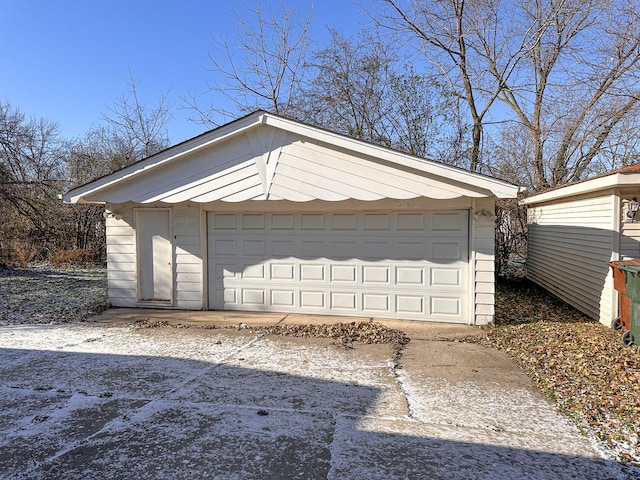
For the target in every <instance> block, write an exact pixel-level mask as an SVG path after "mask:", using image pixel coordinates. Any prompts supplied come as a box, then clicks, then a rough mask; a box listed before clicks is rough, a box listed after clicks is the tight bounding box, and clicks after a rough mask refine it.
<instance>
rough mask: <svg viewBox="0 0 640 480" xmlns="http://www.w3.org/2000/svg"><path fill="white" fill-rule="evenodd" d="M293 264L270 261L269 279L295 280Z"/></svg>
mask: <svg viewBox="0 0 640 480" xmlns="http://www.w3.org/2000/svg"><path fill="white" fill-rule="evenodd" d="M295 271H296V269H295V264H293V263H271V280H291V281H293V280H295Z"/></svg>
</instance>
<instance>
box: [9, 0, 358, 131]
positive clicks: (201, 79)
mask: <svg viewBox="0 0 640 480" xmlns="http://www.w3.org/2000/svg"><path fill="white" fill-rule="evenodd" d="M270 3H274V0H262V5H263V7H266V6H268V5H269V4H270ZM283 3H284V4H285V5H294V6H295V7H296V9H297V10H298V11H299V12H301V13H304V14H306V13H307V12H309V10H310V9H311V8H312V24H311V31H310V36H311V38H312V39H314V40H316V41H317V42H318V44H319V45H323V44H325V43H326V40H327V38H328V35H327V31H326V27H327V26H330V27H332V28H336V29H338V30H340V31H342V32H343V33H346V34H350V33H354V32H355V31H356V30H357V29H358V28H359V26H360V25H363V24H365V23H367V22H368V17H367V16H366V15H365V14H364V13H363V12H362V8H361V7H360V6H358V5H357V4H355V3H353V2H352V1H351V0H316V1H315V2H314V1H311V0H298V1H296V0H283ZM359 3H360V4H367V3H369V2H368V1H363V2H359ZM245 5H247V6H253V5H255V0H246V1H245V2H233V1H222V0H215V1H198V0H181V1H179V2H178V1H167V0H165V1H149V0H129V1H122V0H102V1H95V0H84V1H76V0H57V1H50V0H37V1H36V0H0V12H1V13H0V54H1V58H2V66H1V67H0V101H2V102H9V103H11V105H12V106H14V107H17V108H19V109H20V110H21V111H22V112H23V113H25V114H27V115H28V116H33V117H36V118H40V117H45V118H48V119H50V120H54V121H56V122H58V124H59V125H60V128H61V132H62V135H63V136H64V137H66V138H74V137H76V136H78V135H81V134H82V133H84V132H86V131H87V130H88V129H89V127H90V126H91V125H92V124H97V123H99V122H100V118H101V116H102V114H103V113H104V112H106V111H107V108H108V106H110V105H112V104H113V102H114V101H115V100H116V98H117V97H119V96H121V94H122V92H123V91H124V90H126V88H127V81H128V77H129V71H131V73H132V74H133V77H134V79H135V80H136V82H137V84H138V94H139V96H140V97H141V98H142V102H143V103H145V104H146V105H147V106H149V107H153V106H155V105H157V102H158V99H159V98H160V95H161V94H162V93H164V94H166V95H167V99H168V101H169V103H170V104H171V105H173V106H174V108H173V115H174V119H173V121H172V122H171V124H170V126H169V135H170V138H171V141H172V143H176V142H179V141H182V140H185V139H186V138H190V137H192V136H194V135H197V134H199V133H201V132H202V131H203V130H204V127H203V126H202V125H198V124H194V123H192V122H190V121H189V120H188V118H189V117H190V116H193V112H190V111H187V110H181V109H178V108H177V107H178V106H179V105H181V104H182V101H181V100H180V97H181V96H185V95H189V94H196V95H201V94H203V93H204V92H205V91H206V90H207V84H208V83H210V82H212V80H213V79H214V77H213V75H214V73H213V72H211V71H210V70H211V62H210V60H209V54H211V55H218V54H220V51H219V47H217V45H216V43H215V42H214V40H213V37H220V36H227V37H231V36H233V35H234V33H235V28H236V27H235V24H236V20H235V16H234V14H233V10H232V9H235V10H236V11H238V12H240V13H243V14H246V15H247V18H248V19H251V15H250V14H248V13H247V11H246V9H245V7H244V6H245ZM201 98H202V99H203V100H204V103H207V104H208V103H209V102H210V100H211V99H212V97H211V96H210V95H208V96H203V97H201Z"/></svg>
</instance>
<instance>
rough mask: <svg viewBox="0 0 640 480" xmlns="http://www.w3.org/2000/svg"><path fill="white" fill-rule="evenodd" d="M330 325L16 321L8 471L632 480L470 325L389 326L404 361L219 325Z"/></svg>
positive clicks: (125, 317)
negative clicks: (403, 341)
mask: <svg viewBox="0 0 640 480" xmlns="http://www.w3.org/2000/svg"><path fill="white" fill-rule="evenodd" d="M145 318H146V319H148V320H149V321H151V323H153V322H155V321H156V320H161V321H162V320H164V321H169V322H170V323H171V324H173V326H176V325H177V324H181V325H183V326H184V325H187V324H191V325H195V326H197V327H200V328H171V327H164V328H134V327H133V326H132V324H133V322H135V321H136V320H140V319H145ZM326 320H327V319H323V318H319V317H301V316H292V315H290V316H283V315H274V314H268V315H245V314H215V313H213V312H200V313H194V312H166V311H164V312H163V311H140V310H124V309H122V310H111V311H108V312H106V313H105V314H104V315H103V316H102V317H99V321H97V322H93V323H88V324H74V325H55V326H41V325H32V326H7V327H1V328H0V477H1V478H8V479H14V478H15V479H59V478H64V479H88V478H100V479H102V478H105V479H106V478H109V479H132V478H134V479H147V478H149V479H164V478H166V479H196V478H219V479H231V478H233V479H289V478H300V479H363V478H366V479H368V480H372V479H440V478H451V479H459V478H470V479H472V478H477V479H497V478H507V479H511V478H518V479H520V478H539V479H547V478H554V479H559V478H581V479H590V478H593V479H606V478H625V476H624V473H623V467H622V466H621V465H620V464H618V463H617V462H614V461H611V460H607V459H604V458H603V457H602V455H601V454H600V453H599V452H598V451H596V450H595V449H594V447H593V446H592V445H591V444H590V442H589V441H588V440H587V439H586V438H585V437H583V436H582V435H581V434H580V433H579V432H578V430H577V429H576V427H575V426H574V425H573V424H572V423H571V422H570V421H569V420H568V419H566V418H565V417H564V416H563V415H561V414H560V413H559V412H558V411H557V410H556V409H555V407H554V406H553V405H552V404H551V403H550V402H548V401H547V400H546V399H545V398H544V397H543V396H542V395H541V394H540V393H539V392H538V391H537V390H535V389H534V387H533V386H532V384H531V382H530V381H529V379H528V378H527V377H526V376H525V375H524V374H523V373H522V372H521V371H520V370H519V369H517V368H516V367H515V366H514V365H513V363H511V361H510V360H509V359H508V358H507V357H506V356H505V355H503V354H501V353H500V352H496V351H493V350H489V349H484V348H482V347H478V346H475V345H469V344H464V343H459V342H455V341H452V340H450V339H451V338H455V337H459V336H464V335H468V334H469V333H473V332H474V331H475V330H474V329H472V328H470V327H457V326H451V325H432V324H427V325H422V324H418V323H415V322H414V323H406V322H405V323H403V322H389V323H388V325H389V326H392V327H395V328H402V329H404V330H405V331H406V332H407V333H408V334H409V336H410V337H411V342H410V343H409V345H408V347H407V348H406V350H405V351H404V354H403V356H402V358H401V364H402V365H401V366H399V365H395V364H394V362H393V361H392V360H391V357H392V350H391V347H390V346H387V345H360V344H354V345H353V346H350V347H345V346H343V345H338V344H336V343H335V342H333V341H331V340H326V339H309V338H302V339H300V338H288V337H272V336H258V335H256V334H253V333H251V332H250V331H249V329H245V330H239V331H236V330H227V329H209V328H202V327H204V326H207V325H211V324H216V325H224V324H238V323H241V322H242V323H245V324H247V325H250V324H253V323H255V324H274V323H278V322H281V323H282V322H284V323H287V322H288V323H296V322H300V323H306V322H316V323H317V322H324V321H326ZM340 320H342V321H353V319H351V318H349V319H336V318H335V317H331V318H330V321H331V322H332V323H333V322H336V321H340Z"/></svg>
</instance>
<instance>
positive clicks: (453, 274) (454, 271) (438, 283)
mask: <svg viewBox="0 0 640 480" xmlns="http://www.w3.org/2000/svg"><path fill="white" fill-rule="evenodd" d="M430 273H431V275H430V280H431V281H430V283H429V285H430V286H431V287H445V288H450V287H462V268H444V267H437V268H435V267H432V268H431V269H430Z"/></svg>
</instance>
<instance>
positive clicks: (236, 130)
mask: <svg viewBox="0 0 640 480" xmlns="http://www.w3.org/2000/svg"><path fill="white" fill-rule="evenodd" d="M265 115H266V112H263V111H257V112H254V113H252V114H250V115H247V116H246V117H243V118H240V119H238V120H236V121H233V122H231V123H228V124H226V125H222V126H221V127H218V128H216V129H215V130H211V131H210V132H206V133H204V134H202V135H199V136H197V137H194V138H192V139H189V140H187V141H185V142H182V143H179V144H178V145H174V146H172V147H169V148H168V149H166V150H163V151H161V152H159V153H157V154H155V155H152V156H150V157H148V158H145V159H143V160H141V161H139V162H136V163H134V164H132V165H129V166H128V167H124V168H123V169H121V170H118V171H116V172H113V173H111V174H109V175H105V176H104V177H100V178H98V179H96V180H93V181H92V182H89V183H87V184H85V185H81V186H79V187H76V188H73V189H71V190H69V191H68V192H66V193H65V194H64V195H63V196H62V199H63V201H64V202H65V203H71V204H74V203H104V202H97V201H87V200H85V197H87V196H89V195H91V194H93V193H95V192H96V191H98V190H102V189H103V188H107V187H110V186H112V185H114V184H115V183H118V182H120V181H122V180H126V179H128V178H131V177H133V176H136V175H139V174H140V173H142V172H145V171H149V170H152V169H154V168H157V167H159V166H161V165H164V164H166V163H167V162H170V161H172V160H174V159H175V158H176V157H179V156H182V155H187V154H189V153H193V152H196V151H198V150H201V149H203V148H205V147H207V146H208V145H210V144H212V143H215V142H219V141H222V140H225V139H228V138H232V137H234V136H237V135H240V134H242V133H244V132H245V131H246V130H248V129H250V128H252V127H253V126H255V125H257V124H260V123H264V116H265Z"/></svg>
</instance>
